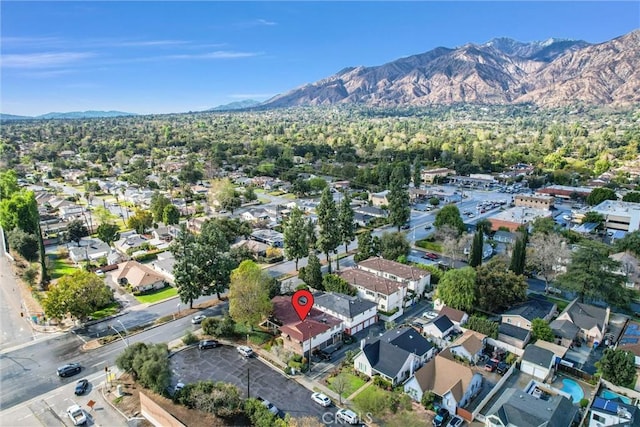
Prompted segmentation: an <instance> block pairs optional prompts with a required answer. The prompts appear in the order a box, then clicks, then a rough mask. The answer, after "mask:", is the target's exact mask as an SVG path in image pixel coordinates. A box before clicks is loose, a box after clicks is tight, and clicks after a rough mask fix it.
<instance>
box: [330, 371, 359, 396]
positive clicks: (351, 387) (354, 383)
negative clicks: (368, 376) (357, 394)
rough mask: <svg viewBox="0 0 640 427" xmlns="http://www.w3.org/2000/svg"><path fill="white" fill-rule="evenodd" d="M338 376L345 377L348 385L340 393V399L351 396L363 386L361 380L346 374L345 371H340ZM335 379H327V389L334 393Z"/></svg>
mask: <svg viewBox="0 0 640 427" xmlns="http://www.w3.org/2000/svg"><path fill="white" fill-rule="evenodd" d="M340 375H342V376H344V377H346V378H347V380H348V385H347V387H346V388H345V390H344V391H343V392H342V397H343V398H345V399H346V398H347V397H349V396H351V394H352V393H353V392H354V391H356V390H357V389H359V388H360V387H362V386H363V385H364V383H365V382H366V381H365V380H363V379H362V378H360V377H358V376H356V375H353V374H352V373H349V372H346V371H342V373H341V374H340ZM335 379H336V377H332V378H329V380H328V383H329V388H330V389H331V390H333V391H335V390H334V388H333V380H335ZM336 393H337V392H336Z"/></svg>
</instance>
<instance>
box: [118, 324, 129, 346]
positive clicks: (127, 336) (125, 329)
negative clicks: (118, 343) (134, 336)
mask: <svg viewBox="0 0 640 427" xmlns="http://www.w3.org/2000/svg"><path fill="white" fill-rule="evenodd" d="M117 320H118V323H120V326H122V329H124V332H125V333H126V334H127V335H125V336H126V339H125V342H127V343H128V342H129V331H128V330H127V328H126V327H125V326H124V324H123V323H122V321H121V320H120V319H117Z"/></svg>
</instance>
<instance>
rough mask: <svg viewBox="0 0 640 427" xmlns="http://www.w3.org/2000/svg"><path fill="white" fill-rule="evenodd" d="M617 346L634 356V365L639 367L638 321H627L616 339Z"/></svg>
mask: <svg viewBox="0 0 640 427" xmlns="http://www.w3.org/2000/svg"><path fill="white" fill-rule="evenodd" d="M617 348H619V349H622V350H627V351H630V352H632V353H633V354H634V356H635V362H636V366H638V367H640V323H638V322H634V321H629V322H627V326H626V327H625V328H624V332H622V336H621V337H620V339H619V340H618V343H617Z"/></svg>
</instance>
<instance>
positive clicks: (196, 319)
mask: <svg viewBox="0 0 640 427" xmlns="http://www.w3.org/2000/svg"><path fill="white" fill-rule="evenodd" d="M206 318H207V316H205V315H204V314H198V315H195V316H193V318H192V319H191V323H193V324H194V325H199V324H200V323H202V321H203V320H204V319H206Z"/></svg>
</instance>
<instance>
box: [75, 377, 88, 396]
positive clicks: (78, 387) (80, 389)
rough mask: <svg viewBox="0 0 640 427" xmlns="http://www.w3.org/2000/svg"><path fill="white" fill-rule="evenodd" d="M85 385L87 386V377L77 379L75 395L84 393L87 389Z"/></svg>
mask: <svg viewBox="0 0 640 427" xmlns="http://www.w3.org/2000/svg"><path fill="white" fill-rule="evenodd" d="M87 387H89V380H87V379H81V380H80V381H78V382H77V383H76V391H75V393H76V396H80V395H81V394H84V393H85V391H87Z"/></svg>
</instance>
